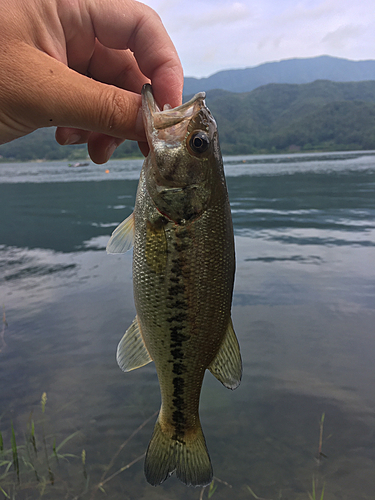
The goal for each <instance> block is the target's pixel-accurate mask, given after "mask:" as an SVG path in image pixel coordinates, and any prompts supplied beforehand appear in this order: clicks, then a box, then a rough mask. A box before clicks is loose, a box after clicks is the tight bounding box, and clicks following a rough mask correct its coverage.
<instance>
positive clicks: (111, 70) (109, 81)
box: [0, 0, 183, 163]
mask: <svg viewBox="0 0 375 500" xmlns="http://www.w3.org/2000/svg"><path fill="white" fill-rule="evenodd" d="M0 53H1V55H0V144H3V143H5V142H9V141H11V140H13V139H16V138H18V137H21V136H23V135H26V134H28V133H30V132H32V131H34V130H36V129H37V128H40V127H49V126H56V127H58V128H57V130H56V139H57V141H58V142H59V143H60V144H82V143H87V144H88V151H89V154H90V156H91V158H92V160H93V161H94V162H96V163H104V162H105V161H107V160H108V159H109V157H110V156H111V154H112V153H113V151H114V150H115V148H116V147H117V146H118V145H119V144H121V142H123V140H124V139H132V140H136V141H139V143H140V146H141V149H142V151H144V152H145V151H146V150H147V145H146V144H145V143H144V141H145V140H146V139H145V134H144V128H143V122H142V116H141V111H140V108H141V97H140V92H141V88H142V86H143V84H144V83H147V82H149V81H151V83H152V86H153V92H154V95H155V98H156V101H157V102H158V103H159V105H160V106H163V105H164V104H166V103H169V104H171V105H172V106H173V107H174V106H177V105H179V104H180V103H181V95H182V86H183V73H182V68H181V64H180V61H179V58H178V55H177V52H176V49H175V48H174V46H173V44H172V42H171V40H170V38H169V36H168V34H167V32H166V30H165V28H164V26H163V25H162V22H161V20H160V18H159V17H158V15H157V14H156V13H155V12H154V11H153V10H152V9H151V8H149V7H147V6H146V5H144V4H142V3H139V2H137V1H135V0H50V1H47V0H2V5H1V10H0ZM85 75H89V76H90V77H91V78H88V77H87V76H85ZM142 142H143V146H142Z"/></svg>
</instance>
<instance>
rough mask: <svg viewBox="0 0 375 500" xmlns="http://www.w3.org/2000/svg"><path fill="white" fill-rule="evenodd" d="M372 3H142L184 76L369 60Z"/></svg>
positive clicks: (374, 22) (374, 17)
mask: <svg viewBox="0 0 375 500" xmlns="http://www.w3.org/2000/svg"><path fill="white" fill-rule="evenodd" d="M373 2H374V0H359V1H358V0H356V1H353V0H238V1H233V0H189V2H187V1H186V0H145V3H147V4H148V5H150V6H151V7H152V8H154V9H155V10H156V11H157V12H158V13H159V14H160V16H161V18H162V20H163V22H164V24H165V26H166V28H167V31H168V32H169V33H170V35H171V38H172V40H173V42H174V43H175V45H176V47H177V50H178V52H179V54H180V57H181V61H182V63H183V66H184V70H185V74H186V75H187V76H208V75H210V74H213V73H215V72H217V71H220V70H222V69H228V68H244V67H250V66H256V65H258V64H261V63H263V62H267V61H276V60H281V59H288V58H293V57H313V56H317V55H321V54H329V55H332V56H337V57H346V58H349V59H356V60H358V59H375V9H374V3H373Z"/></svg>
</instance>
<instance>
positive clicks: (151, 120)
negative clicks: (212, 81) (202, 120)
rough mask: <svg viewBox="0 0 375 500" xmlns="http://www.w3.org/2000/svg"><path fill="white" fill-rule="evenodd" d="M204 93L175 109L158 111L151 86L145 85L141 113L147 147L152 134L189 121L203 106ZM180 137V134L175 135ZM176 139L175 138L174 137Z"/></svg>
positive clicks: (150, 142) (150, 141)
mask: <svg viewBox="0 0 375 500" xmlns="http://www.w3.org/2000/svg"><path fill="white" fill-rule="evenodd" d="M205 97H206V94H205V92H199V93H198V94H196V95H195V96H194V97H193V98H192V99H190V100H189V101H188V102H185V103H184V104H181V106H177V107H176V108H165V109H164V110H160V108H159V106H158V105H157V104H156V102H155V99H154V95H153V92H152V86H151V85H150V84H148V83H146V84H145V85H144V86H143V88H142V111H143V119H144V126H145V129H146V134H147V139H148V142H149V145H150V146H152V136H153V133H155V132H157V131H158V130H160V131H161V130H164V129H167V128H170V127H173V126H175V125H178V124H181V122H183V121H185V120H188V121H190V119H191V118H192V117H193V116H194V115H195V114H196V113H197V112H198V111H199V110H200V109H201V108H202V107H204V106H205V103H204V99H205ZM177 135H178V136H180V134H177ZM176 139H177V137H176Z"/></svg>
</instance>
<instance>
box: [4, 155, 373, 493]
mask: <svg viewBox="0 0 375 500" xmlns="http://www.w3.org/2000/svg"><path fill="white" fill-rule="evenodd" d="M141 163H142V162H141V161H138V160H135V161H121V162H120V161H113V162H109V163H108V164H107V165H105V166H97V165H93V164H91V165H90V166H88V167H82V168H75V169H73V168H69V167H68V165H67V164H66V163H63V162H53V163H25V164H0V306H3V311H4V314H5V318H4V319H5V321H6V323H5V322H4V321H3V323H2V325H0V431H1V433H2V436H3V440H4V449H9V448H10V442H11V433H10V429H11V422H12V423H13V426H14V430H15V437H16V440H17V445H18V446H19V447H20V450H19V453H20V456H21V455H22V456H27V453H28V454H29V455H30V453H31V454H32V450H31V452H30V445H28V446H27V447H26V445H25V439H27V437H26V438H25V434H26V436H27V432H28V431H27V428H28V426H29V427H30V422H31V419H33V420H34V422H35V433H36V439H37V446H38V447H39V453H38V456H37V457H34V462H33V463H34V464H37V465H34V466H35V467H36V468H37V474H38V477H37V475H36V474H35V472H34V471H33V470H32V469H30V467H29V469H28V468H27V467H28V466H26V465H25V463H21V466H20V467H21V472H20V485H19V486H17V487H16V489H15V490H14V487H15V486H14V485H15V484H17V481H16V476H15V473H14V472H12V471H13V466H12V467H11V468H10V469H9V472H8V474H7V475H6V477H3V478H2V479H1V480H0V486H1V487H2V488H3V489H4V490H5V491H7V492H8V493H9V492H12V491H15V492H16V496H15V498H17V499H26V498H31V499H34V498H35V499H36V498H39V496H40V494H41V493H43V492H44V497H43V498H51V499H52V498H53V499H57V500H60V499H65V498H67V499H73V498H75V499H78V498H82V499H93V498H95V499H101V498H103V499H104V498H110V499H111V500H117V499H118V500H120V499H121V500H128V499H137V500H138V499H150V500H157V499H162V498H163V499H167V500H168V499H171V500H172V499H176V500H177V499H178V500H185V499H186V500H190V499H196V500H198V499H199V498H200V497H201V494H202V492H201V489H200V488H197V489H194V488H187V487H185V486H184V485H182V484H181V483H180V482H179V481H178V480H177V479H176V478H175V477H171V478H170V479H168V480H167V481H166V482H165V483H164V484H163V485H162V486H159V487H157V488H154V487H152V486H150V485H148V484H147V483H146V481H145V478H144V475H143V460H139V461H137V462H136V463H135V464H134V465H132V466H131V467H129V468H127V469H126V470H124V471H123V472H121V473H119V474H117V475H115V476H114V477H112V478H111V475H112V474H114V473H116V472H117V471H119V470H120V469H121V468H123V467H125V466H126V465H127V464H129V463H131V462H132V461H133V460H135V459H137V458H138V457H140V456H141V455H142V454H143V453H144V452H145V450H146V448H147V444H148V441H149V438H150V436H151V433H152V429H153V423H154V420H155V417H153V418H152V419H151V420H150V421H149V422H148V423H146V424H145V425H144V427H143V428H142V429H141V430H139V431H138V432H137V433H136V435H135V436H134V437H133V438H132V439H131V440H130V441H129V442H128V443H126V444H125V445H124V443H125V441H126V440H127V439H128V438H129V437H130V436H131V434H132V433H133V432H134V431H136V429H137V428H138V427H139V426H140V425H141V424H142V423H143V422H145V421H146V420H147V419H148V418H149V417H151V416H152V415H153V414H154V412H155V411H157V410H158V408H159V405H160V396H159V389H158V383H157V378H156V373H155V369H154V366H153V365H152V364H150V365H147V366H146V367H144V368H142V369H139V370H135V371H133V372H131V373H128V374H125V373H123V372H121V370H120V369H119V368H118V367H117V364H116V360H115V352H116V347H117V343H118V342H119V340H120V339H121V337H122V335H123V333H124V331H125V329H126V328H127V327H128V326H129V325H130V323H131V322H132V320H133V318H134V314H135V310H134V304H133V298H132V281H131V253H128V254H125V255H116V256H109V255H107V254H106V252H105V246H106V244H107V241H108V238H109V235H110V234H111V232H112V231H113V229H114V228H115V227H116V225H117V224H118V223H119V222H121V221H122V220H123V219H124V218H125V217H127V216H128V215H129V213H130V212H131V211H132V209H133V205H134V197H135V191H136V186H137V180H138V176H139V171H140V167H141ZM225 168H226V175H227V182H228V190H229V196H230V200H231V206H232V212H233V222H234V229H235V236H236V253H237V274H236V283H235V290H234V300H233V321H234V326H235V330H236V332H237V336H238V338H239V341H240V344H241V351H242V356H243V363H244V374H243V380H242V383H241V385H240V387H239V388H238V389H237V390H236V391H234V392H232V391H228V390H226V389H225V388H224V387H223V386H222V385H221V384H220V383H219V382H217V380H216V379H215V378H214V377H213V376H212V375H211V374H210V373H207V375H206V377H205V381H204V386H203V390H202V397H201V406H200V415H201V421H202V426H203V430H204V433H205V436H206V440H207V445H208V448H209V451H210V455H211V460H212V463H213V468H214V474H215V477H216V478H218V479H219V480H221V481H223V482H225V483H227V484H224V483H223V482H220V481H219V480H216V481H215V484H216V485H217V489H216V491H215V492H214V494H213V496H212V498H213V499H214V500H215V499H218V500H220V499H227V498H233V499H251V498H254V497H253V496H252V495H251V492H250V490H249V488H248V487H250V489H251V490H252V491H253V492H254V493H255V494H256V495H258V496H259V497H261V498H262V499H266V500H276V499H283V500H300V499H301V500H302V499H306V500H307V499H308V498H309V493H310V494H312V482H313V480H314V481H315V483H316V490H317V491H316V493H317V495H316V496H317V498H320V492H321V489H322V487H323V485H325V492H324V498H325V499H327V500H332V499H337V500H346V499H347V500H349V499H350V500H353V499H356V500H358V499H373V498H374V496H375V474H374V470H375V152H366V153H362V152H360V153H346V154H341V153H340V154H339V153H336V154H333V153H332V154H311V155H292V156H281V155H280V156H244V157H228V158H226V159H225ZM106 169H107V170H108V171H109V172H106ZM44 392H46V394H47V403H46V407H45V413H44V414H42V411H41V404H40V399H41V395H42V393H44ZM323 414H324V425H323V438H322V447H321V451H322V453H323V454H324V455H325V456H323V455H321V458H320V459H319V460H317V455H318V451H319V436H320V426H319V423H320V421H321V418H322V415H323ZM75 432H77V433H76V434H74V435H73V436H72V434H73V433H75ZM43 437H44V439H45V441H46V449H47V455H50V456H49V459H48V464H49V467H50V468H51V470H52V471H53V474H54V485H53V486H52V485H51V484H50V483H49V482H46V478H47V479H49V476H48V475H47V469H48V467H47V466H46V465H45V464H44V465H43V457H44V454H45V451H43V449H44V446H43ZM68 437H70V439H69V440H68V441H67V442H65V444H64V445H63V446H62V447H61V448H59V453H60V454H72V455H74V456H72V457H66V458H65V459H63V458H61V457H60V459H59V462H58V463H57V460H56V458H55V457H53V452H52V448H53V443H54V441H55V442H56V446H58V445H59V444H60V443H62V442H63V441H64V440H65V439H66V438H68ZM123 445H124V446H123ZM23 446H24V448H22V447H23ZM120 447H121V449H120ZM27 449H29V451H28V452H27ZM82 450H85V453H86V462H85V470H84V468H83V464H82V460H81V453H82ZM26 452H27V453H26ZM118 452H119V453H118ZM1 453H4V452H1V450H0V464H1V456H2V455H1ZM29 459H30V461H32V460H31V458H30V456H29ZM27 461H28V460H24V462H27ZM108 466H110V469H109V470H107V469H106V468H108ZM4 468H5V465H3V466H2V467H0V478H1V477H2V474H3V473H4ZM28 471H29V472H28ZM30 471H31V472H30ZM85 474H86V475H85ZM86 476H87V480H86ZM108 478H109V480H108V481H107V482H105V483H104V484H103V488H104V490H105V493H103V492H102V491H100V489H97V488H96V486H97V485H98V483H99V482H100V481H101V480H104V481H105V480H106V479H108ZM38 479H39V480H38ZM44 487H45V490H44V489H43V488H44ZM95 488H96V489H95ZM0 491H1V490H0ZM207 496H208V489H207V490H205V492H204V495H203V497H201V498H207ZM0 497H1V493H0Z"/></svg>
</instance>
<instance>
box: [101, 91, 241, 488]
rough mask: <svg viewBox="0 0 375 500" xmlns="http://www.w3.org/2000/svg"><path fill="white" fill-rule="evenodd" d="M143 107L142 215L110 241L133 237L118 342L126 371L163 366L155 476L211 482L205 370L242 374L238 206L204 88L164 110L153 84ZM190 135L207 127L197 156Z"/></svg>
mask: <svg viewBox="0 0 375 500" xmlns="http://www.w3.org/2000/svg"><path fill="white" fill-rule="evenodd" d="M143 109H144V113H145V115H146V118H145V128H146V131H147V130H148V139H149V144H150V149H151V152H150V155H149V156H148V157H147V159H146V160H145V163H144V166H143V168H142V172H141V176H140V181H139V186H138V191H137V196H136V204H135V209H134V214H132V216H130V219H129V220H127V221H124V223H123V224H122V225H120V226H119V228H118V229H117V230H116V231H115V232H114V233H113V235H112V238H111V240H110V242H109V245H108V251H109V252H113V251H116V252H117V251H119V248H120V250H121V251H124V250H126V249H127V248H128V247H130V244H131V242H134V252H133V285H134V300H135V306H136V311H137V316H136V319H135V321H134V323H133V325H132V326H131V327H130V328H129V329H128V330H127V332H126V333H125V335H124V337H123V339H122V340H121V342H120V344H119V348H118V361H119V365H120V367H121V368H122V369H123V370H125V371H129V370H131V369H134V368H137V367H138V366H142V365H144V364H146V363H147V362H149V361H151V360H153V361H154V362H155V366H156V371H157V375H158V379H159V384H160V391H161V400H162V402H161V409H160V413H159V417H158V420H157V423H156V425H155V429H154V434H153V436H152V438H151V441H150V445H149V448H148V451H147V455H146V460H145V474H146V478H147V480H148V481H149V482H150V483H151V484H154V485H157V484H160V483H161V482H163V481H164V480H165V479H166V478H167V477H168V476H169V475H170V474H171V473H173V472H174V471H176V473H177V476H178V477H179V479H181V480H182V481H183V482H184V483H186V484H192V485H195V486H197V485H204V484H208V483H209V482H210V481H211V480H212V467H211V462H210V459H209V456H208V452H207V448H206V444H205V440H204V436H203V433H202V429H201V425H200V421H199V414H198V408H199V397H200V392H201V387H202V382H203V377H204V373H205V370H206V369H207V368H208V369H210V370H211V372H212V373H213V374H214V375H215V376H216V377H217V378H218V379H219V380H220V381H221V382H222V383H223V384H224V385H226V386H227V387H230V388H232V389H233V388H235V387H237V385H238V384H239V381H240V378H241V358H240V354H239V348H238V343H237V339H236V337H235V334H234V331H233V328H232V323H231V302H232V290H233V281H234V271H235V257H234V238H233V229H232V222H231V214H230V206H229V201H228V195H227V189H226V184H225V179H224V173H223V166H222V161H221V155H220V150H219V146H218V141H217V132H216V124H215V122H214V120H213V118H212V116H211V115H210V113H209V111H208V109H207V108H206V107H205V104H204V101H203V97H202V95H201V94H198V96H195V98H193V99H192V100H191V101H190V104H189V103H188V105H182V106H181V107H180V108H175V109H174V110H165V111H160V110H158V108H157V107H156V105H155V103H154V102H153V98H152V93H151V89H150V88H149V86H146V87H145V89H144V91H143ZM163 113H164V116H163ZM173 113H174V114H173ZM163 118H164V121H163ZM168 120H169V122H168ZM156 122H158V123H159V128H157V126H156V125H155V124H156ZM165 122H168V123H167V124H169V123H170V122H173V123H172V125H171V126H170V127H166V126H165ZM160 123H161V124H162V125H160ZM167 129H169V132H168V133H167V131H166V130H167ZM192 134H193V138H195V139H196V137H197V134H198V135H199V134H201V135H199V137H198V139H196V144H197V148H195V149H197V150H198V153H197V152H196V151H193V154H192V153H191V151H190V152H188V151H186V149H187V147H186V145H185V141H188V140H189V137H190V136H191V135H192ZM202 134H203V135H202ZM204 140H207V141H208V142H209V147H210V149H209V151H208V146H207V144H206V143H203V148H202V147H201V146H202V141H204ZM191 141H192V139H190V143H191ZM163 143H164V144H163ZM181 145H182V146H181ZM168 146H169V151H168V150H167V151H165V148H166V147H168ZM163 147H164V149H163ZM191 147H192V148H193V149H194V144H193V146H191ZM206 147H207V149H204V148H206ZM173 148H175V149H174V150H173ZM202 149H204V151H202ZM172 150H173V151H172ZM194 152H195V153H196V155H195V156H194ZM204 153H206V154H204ZM197 156H198V161H197V158H196V157H197ZM163 169H164V171H163ZM161 172H162V174H163V175H161ZM124 228H125V229H124ZM131 232H132V233H133V236H132V237H129V233H131ZM129 332H130V333H129Z"/></svg>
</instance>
